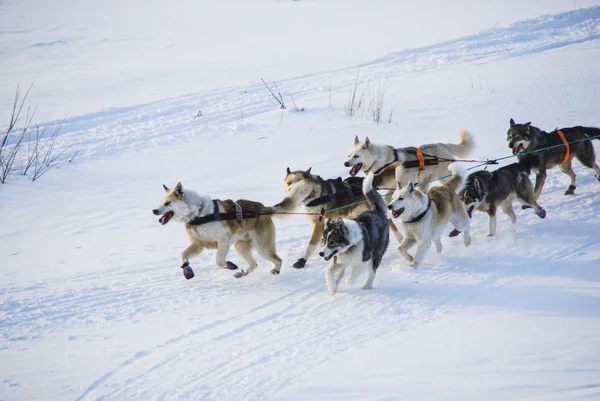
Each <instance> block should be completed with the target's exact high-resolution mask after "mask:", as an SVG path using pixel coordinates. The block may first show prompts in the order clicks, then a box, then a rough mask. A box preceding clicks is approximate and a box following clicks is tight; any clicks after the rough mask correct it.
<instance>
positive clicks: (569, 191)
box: [565, 185, 577, 195]
mask: <svg viewBox="0 0 600 401" xmlns="http://www.w3.org/2000/svg"><path fill="white" fill-rule="evenodd" d="M575 188H577V187H576V186H575V185H569V189H567V190H566V191H565V195H575Z"/></svg>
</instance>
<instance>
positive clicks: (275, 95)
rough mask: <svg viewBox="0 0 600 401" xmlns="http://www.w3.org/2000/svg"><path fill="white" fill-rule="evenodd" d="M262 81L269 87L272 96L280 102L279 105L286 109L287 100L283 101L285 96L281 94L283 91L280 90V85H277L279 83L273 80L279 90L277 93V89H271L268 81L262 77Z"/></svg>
mask: <svg viewBox="0 0 600 401" xmlns="http://www.w3.org/2000/svg"><path fill="white" fill-rule="evenodd" d="M260 80H261V81H262V83H263V84H264V85H265V86H266V87H267V89H268V90H269V93H271V96H273V98H274V99H275V100H277V103H279V106H280V108H281V109H282V110H284V109H285V102H284V101H283V96H282V95H281V91H279V87H278V86H277V84H276V83H275V81H273V85H274V86H275V89H276V90H277V93H275V91H274V90H273V89H271V88H270V87H269V85H267V83H266V82H265V80H264V79H262V78H261V79H260Z"/></svg>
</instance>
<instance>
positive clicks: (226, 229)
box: [152, 183, 281, 278]
mask: <svg viewBox="0 0 600 401" xmlns="http://www.w3.org/2000/svg"><path fill="white" fill-rule="evenodd" d="M163 188H164V189H165V195H164V198H163V202H162V204H161V205H160V206H159V207H158V209H154V210H152V213H154V214H155V215H160V216H161V217H160V219H159V220H158V221H159V222H160V224H162V225H165V224H167V223H168V222H169V221H171V220H175V221H177V222H180V223H185V231H186V233H187V235H188V238H189V240H190V246H188V247H187V248H186V249H185V250H184V251H183V252H182V253H181V263H182V265H181V268H183V269H186V268H189V259H190V258H191V257H192V256H196V255H199V254H200V253H201V252H202V251H203V250H204V248H207V249H217V266H219V267H222V268H225V269H229V270H236V269H237V268H238V267H237V266H236V265H235V264H234V263H232V262H230V261H228V260H227V252H228V251H229V247H230V246H231V245H233V246H234V248H235V250H236V251H237V253H238V254H239V255H240V257H241V258H242V259H244V261H245V262H246V263H248V270H247V271H244V270H241V271H240V272H238V273H236V274H235V275H234V277H236V278H240V277H243V276H245V275H247V274H249V273H252V272H253V271H254V270H255V269H256V266H257V263H256V260H254V258H253V257H252V249H256V250H257V251H258V253H259V255H260V256H262V257H263V258H265V259H267V260H268V261H270V262H272V263H273V264H274V265H275V268H274V269H273V270H271V273H273V274H279V271H280V270H281V258H280V257H279V256H278V255H277V251H276V250H275V225H274V224H273V221H272V220H271V216H269V215H257V216H256V217H254V218H247V219H244V220H243V221H242V222H241V223H239V222H238V221H237V220H235V219H234V220H225V219H220V217H218V216H223V214H230V215H231V214H233V215H234V216H235V214H236V209H238V208H239V207H241V210H242V211H244V210H249V211H254V212H269V211H271V210H270V209H269V208H266V207H265V206H263V205H262V204H261V203H258V202H252V201H249V200H243V199H240V200H238V201H236V202H233V201H231V200H225V201H221V200H214V199H211V198H210V197H208V196H200V195H198V193H196V192H194V191H191V190H189V189H183V186H182V185H181V183H178V184H177V185H176V186H175V188H173V189H169V188H167V187H166V186H165V185H163ZM211 216H214V217H215V219H214V220H213V221H210V222H206V223H205V224H198V221H199V220H202V219H205V220H210V217H211ZM207 217H208V219H207ZM190 271H191V270H190ZM186 277H187V276H186ZM192 277H193V273H192ZM189 278H191V277H189Z"/></svg>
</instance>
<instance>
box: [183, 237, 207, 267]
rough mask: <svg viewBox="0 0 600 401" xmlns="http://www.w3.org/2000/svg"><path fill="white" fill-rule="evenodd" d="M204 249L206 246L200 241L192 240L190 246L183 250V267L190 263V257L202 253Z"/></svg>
mask: <svg viewBox="0 0 600 401" xmlns="http://www.w3.org/2000/svg"><path fill="white" fill-rule="evenodd" d="M203 250H204V246H202V244H201V243H200V242H195V241H194V242H192V243H191V244H190V246H188V247H187V248H185V249H184V250H183V252H181V257H180V258H181V267H185V266H187V265H189V263H190V258H191V257H194V256H197V255H200V254H201V253H202V251H203Z"/></svg>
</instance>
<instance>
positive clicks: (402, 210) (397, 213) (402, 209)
mask: <svg viewBox="0 0 600 401" xmlns="http://www.w3.org/2000/svg"><path fill="white" fill-rule="evenodd" d="M402 213H404V208H403V207H401V208H400V209H395V210H392V216H394V218H395V219H397V218H398V217H400V215H401V214H402Z"/></svg>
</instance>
